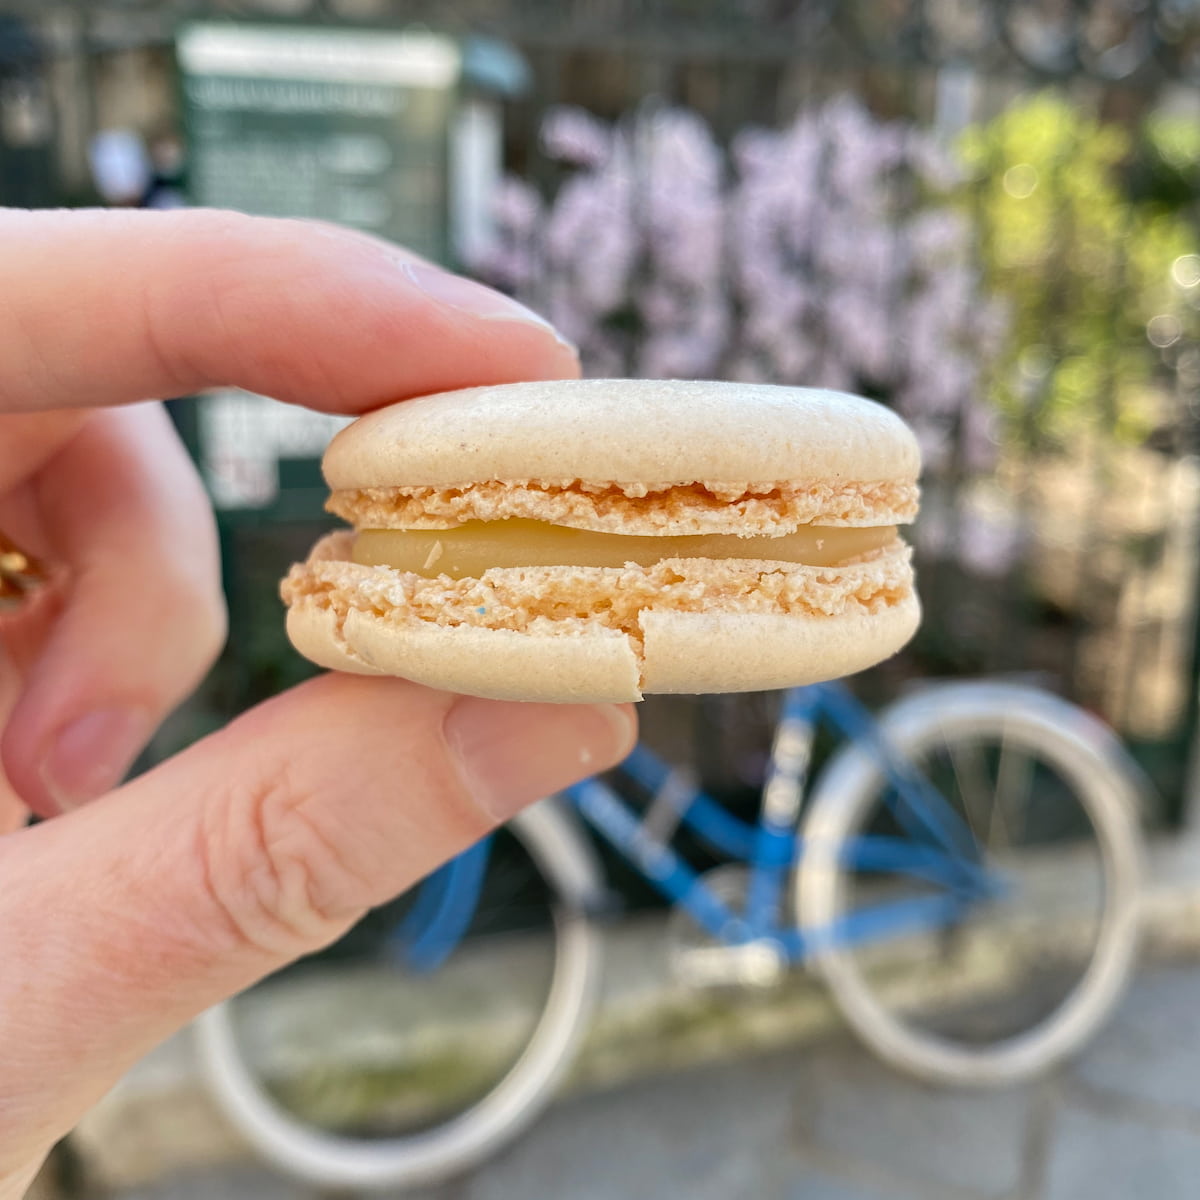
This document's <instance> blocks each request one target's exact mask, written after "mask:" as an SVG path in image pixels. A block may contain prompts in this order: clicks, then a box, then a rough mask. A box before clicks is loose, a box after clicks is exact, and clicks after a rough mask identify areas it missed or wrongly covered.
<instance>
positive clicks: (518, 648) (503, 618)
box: [283, 533, 920, 703]
mask: <svg viewBox="0 0 1200 1200" xmlns="http://www.w3.org/2000/svg"><path fill="white" fill-rule="evenodd" d="M352 536H353V535H351V534H349V533H339V534H334V535H331V536H330V537H328V538H326V539H324V540H323V541H322V542H321V543H318V545H317V547H316V548H315V549H314V552H313V555H312V556H311V557H310V559H309V561H308V562H307V563H305V564H300V565H298V566H296V567H294V568H293V569H292V572H291V574H289V576H288V579H287V580H286V581H285V583H284V586H283V594H284V599H285V600H286V601H287V603H288V605H289V613H288V633H289V636H290V637H291V640H292V642H293V644H294V645H295V646H296V648H297V649H298V650H299V651H300V652H301V653H302V654H304V655H305V656H306V657H308V658H309V659H311V660H312V661H314V662H316V663H317V664H319V665H321V666H325V667H329V668H332V669H337V670H350V671H356V672H360V673H367V674H388V675H399V676H402V677H404V678H408V679H412V680H414V681H416V682H419V683H424V684H427V685H429V686H433V687H438V688H443V689H446V690H450V691H456V692H462V693H466V694H470V695H478V696H485V697H489V698H494V699H506V700H528V701H559V702H577V703H582V702H602V701H623V700H637V699H640V698H641V697H642V696H643V695H645V694H649V693H705V692H737V691H755V690H762V689H770V688H782V687H790V686H798V685H802V684H806V683H814V682H817V681H819V680H823V679H831V678H836V677H839V676H842V675H848V674H852V673H854V672H857V671H860V670H863V669H865V668H866V667H869V666H871V665H873V664H874V663H877V662H879V661H881V660H883V659H885V658H888V657H890V656H891V655H892V654H894V653H895V652H896V651H897V650H899V649H900V648H901V647H902V646H903V645H904V644H905V643H906V642H907V641H908V640H909V638H911V637H912V635H913V633H914V632H915V630H916V628H917V625H918V623H919V620H920V607H919V604H918V602H917V599H916V596H915V594H914V592H913V589H912V571H911V566H910V561H909V560H910V552H909V551H908V548H907V547H906V546H904V544H903V543H902V542H900V541H899V540H897V541H896V543H895V546H894V547H893V548H891V549H887V550H883V551H880V552H878V553H877V554H875V555H871V556H868V557H867V558H865V559H864V560H862V561H859V562H855V563H852V564H847V565H843V566H839V567H836V568H835V567H805V566H797V565H795V564H790V563H782V562H779V563H776V562H769V561H742V562H729V561H726V560H707V559H691V560H667V561H665V562H663V563H660V564H658V565H657V566H656V567H653V568H640V567H636V566H634V565H632V564H631V565H630V566H629V567H628V568H626V569H621V570H618V569H613V568H555V567H547V568H526V569H523V570H515V569H508V570H497V571H490V572H487V573H486V574H485V576H484V577H482V578H481V579H477V580H462V581H451V580H448V579H442V580H429V579H425V578H422V577H420V576H417V575H415V574H412V573H408V572H401V571H397V570H394V569H392V568H388V567H379V566H375V567H368V566H360V565H357V564H354V563H353V562H350V561H348V560H349V549H350V544H351V539H352Z"/></svg>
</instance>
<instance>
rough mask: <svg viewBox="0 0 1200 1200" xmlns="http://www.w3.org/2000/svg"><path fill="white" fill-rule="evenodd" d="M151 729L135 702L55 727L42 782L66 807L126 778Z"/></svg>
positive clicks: (148, 721)
mask: <svg viewBox="0 0 1200 1200" xmlns="http://www.w3.org/2000/svg"><path fill="white" fill-rule="evenodd" d="M152 732H153V725H152V722H151V720H150V715H149V713H147V712H145V711H144V710H142V709H139V708H102V709H97V710H96V711H95V712H91V713H88V714H87V716H84V717H79V718H78V719H77V720H75V721H72V722H71V723H70V724H69V725H66V726H64V727H63V728H62V729H60V730H59V732H58V736H57V737H56V738H55V739H54V742H53V744H52V745H51V747H50V752H49V754H47V755H46V759H45V761H44V762H43V763H42V766H41V776H42V782H43V783H44V784H45V785H46V790H47V791H48V792H49V793H50V796H51V799H53V800H54V802H55V804H57V805H58V807H59V810H60V811H62V812H68V811H70V810H71V809H73V808H78V807H79V806H80V805H82V804H86V803H87V802H88V801H89V800H94V799H95V798H96V797H97V796H100V795H103V794H104V793H105V792H107V791H108V790H109V789H110V788H114V787H116V785H117V784H118V783H120V782H121V780H122V779H124V777H125V775H126V773H127V772H128V770H129V768H130V767H131V766H132V765H133V760H134V759H135V758H137V756H138V754H139V753H141V750H142V748H143V747H144V746H145V744H146V742H147V741H148V740H149V738H150V735H151V733H152Z"/></svg>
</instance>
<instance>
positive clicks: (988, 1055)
mask: <svg viewBox="0 0 1200 1200" xmlns="http://www.w3.org/2000/svg"><path fill="white" fill-rule="evenodd" d="M777 704H778V707H777V714H776V717H775V721H774V740H773V744H772V747H771V752H770V758H769V764H768V766H767V770H766V775H765V780H764V786H763V787H762V793H761V795H762V801H761V808H760V812H759V814H758V818H757V821H755V822H754V823H750V822H747V821H743V820H741V819H739V818H738V817H736V816H735V815H733V814H732V813H731V812H729V811H727V809H726V808H724V807H722V806H721V805H719V804H717V803H716V802H715V801H713V800H712V799H711V798H710V797H709V796H706V795H705V794H704V793H703V792H702V791H700V790H699V789H698V788H697V786H696V784H695V781H694V779H693V778H692V776H691V774H690V773H689V772H687V771H686V770H683V769H679V768H675V767H672V766H670V765H669V764H667V763H666V762H664V761H662V760H661V759H659V758H658V757H656V756H655V755H654V754H653V753H651V751H650V750H649V749H647V748H646V747H645V746H639V747H637V749H636V750H635V751H634V752H633V754H632V755H631V756H630V757H629V758H628V759H627V760H626V762H625V763H623V764H622V766H621V768H620V769H619V771H618V772H615V773H614V774H613V775H611V776H609V777H607V778H593V779H589V780H587V781H585V782H583V783H581V784H579V785H577V786H575V787H573V788H570V789H568V790H567V791H566V792H565V793H564V795H562V796H561V797H558V798H556V799H554V800H549V801H546V802H544V803H543V804H541V805H539V806H537V807H535V808H534V809H533V810H531V811H529V812H528V813H526V814H525V815H523V816H522V817H521V818H519V819H518V820H517V821H515V822H513V824H512V825H511V826H510V827H509V828H508V830H507V831H505V832H503V833H502V834H501V835H498V836H497V837H494V838H489V839H487V840H486V841H485V842H482V843H480V844H479V845H477V846H476V847H474V848H473V849H472V850H470V851H468V852H467V853H466V854H464V855H462V856H461V857H460V858H458V859H456V860H455V861H454V862H451V863H450V864H448V865H447V866H446V867H444V868H443V869H442V870H440V871H439V872H437V873H436V874H435V875H433V876H432V877H430V878H429V879H428V880H427V881H426V882H425V883H424V884H422V885H421V887H420V888H419V889H417V890H416V891H415V893H414V894H413V896H411V897H409V898H407V899H406V900H405V901H404V903H403V912H402V914H401V915H400V916H399V917H398V919H397V924H396V929H397V934H396V937H395V941H394V945H395V948H396V957H397V963H396V969H397V971H398V972H400V973H401V974H402V975H403V978H404V980H405V986H404V987H399V986H397V987H396V988H393V989H392V990H391V991H389V997H390V1000H389V1005H390V1007H391V1009H392V1010H393V1012H394V1020H395V1032H394V1037H395V1038H396V1039H398V1042H397V1044H396V1045H393V1047H392V1050H391V1051H389V1054H390V1056H391V1059H399V1060H400V1061H401V1062H402V1064H403V1065H404V1066H405V1068H406V1069H407V1070H408V1071H410V1072H411V1074H412V1077H413V1078H414V1079H423V1080H425V1081H428V1080H429V1079H431V1078H435V1079H436V1080H437V1081H438V1087H437V1088H435V1089H433V1090H434V1091H436V1092H437V1093H438V1099H437V1100H436V1101H434V1102H432V1103H431V1102H430V1101H429V1100H428V1096H429V1093H430V1088H429V1087H424V1088H422V1087H418V1086H414V1088H413V1089H412V1094H413V1095H414V1096H421V1097H425V1099H422V1100H420V1101H419V1102H415V1105H416V1106H415V1107H414V1108H413V1109H412V1110H411V1111H405V1109H404V1105H403V1104H402V1103H401V1104H399V1105H398V1106H393V1109H392V1111H391V1116H390V1121H389V1127H388V1128H387V1129H376V1130H373V1131H371V1132H373V1133H374V1134H376V1135H381V1136H376V1137H374V1138H371V1139H367V1138H361V1137H349V1136H346V1135H345V1134H344V1132H343V1133H332V1132H323V1131H318V1130H317V1129H315V1128H313V1127H311V1126H310V1125H308V1124H307V1123H305V1122H302V1121H299V1120H298V1119H297V1118H295V1117H294V1116H293V1115H291V1114H290V1113H289V1112H288V1111H287V1109H286V1108H285V1107H284V1106H283V1104H282V1103H281V1102H280V1101H278V1100H277V1099H275V1098H273V1097H272V1095H271V1094H270V1093H269V1092H268V1090H267V1089H266V1088H265V1087H264V1086H263V1084H262V1083H261V1082H260V1081H259V1080H258V1078H257V1077H256V1075H255V1073H254V1072H253V1070H252V1069H251V1068H250V1066H249V1065H248V1064H247V1062H246V1059H245V1056H244V1055H243V1054H242V1052H241V1050H240V1049H239V1046H238V1042H237V1039H236V1036H235V1030H234V1022H233V1019H232V1016H231V1010H230V1007H229V1006H223V1007H221V1008H218V1009H216V1010H213V1011H212V1012H211V1013H209V1014H208V1015H207V1016H206V1017H205V1018H202V1020H201V1022H200V1024H199V1036H200V1045H201V1048H202V1052H203V1057H204V1060H205V1062H206V1065H207V1068H208V1072H209V1078H210V1080H211V1082H212V1085H213V1090H214V1093H215V1095H216V1096H217V1098H218V1100H219V1101H220V1103H221V1105H222V1106H223V1108H224V1109H225V1111H226V1112H227V1113H228V1114H229V1116H230V1117H231V1118H232V1119H233V1121H234V1122H235V1124H236V1125H237V1126H238V1127H239V1128H241V1129H242V1130H243V1131H244V1132H245V1133H246V1135H247V1137H248V1138H249V1139H250V1141H251V1142H252V1143H253V1144H254V1145H255V1146H257V1147H258V1149H259V1150H260V1151H262V1152H263V1153H264V1154H265V1155H266V1156H267V1157H269V1158H271V1159H272V1160H274V1161H275V1162H276V1163H277V1164H278V1165H279V1166H280V1167H282V1168H284V1169H285V1170H287V1171H289V1172H291V1173H293V1174H296V1175H298V1176H300V1177H302V1178H304V1179H306V1180H309V1181H314V1182H318V1183H320V1184H322V1185H325V1186H335V1187H395V1186H403V1185H415V1184H422V1183H429V1182H431V1181H434V1180H437V1179H441V1178H444V1177H445V1176H447V1175H450V1174H453V1173H456V1172H458V1171H461V1170H463V1169H465V1168H466V1167H468V1166H471V1165H473V1164H475V1163H477V1162H479V1161H480V1160H482V1159H483V1158H485V1157H486V1156H487V1155H489V1154H491V1153H492V1152H494V1151H495V1150H496V1149H497V1148H499V1147H500V1146H502V1145H504V1144H505V1143H506V1142H507V1141H509V1140H510V1139H512V1138H513V1137H515V1136H516V1134H517V1133H518V1132H519V1131H520V1130H521V1129H522V1128H524V1127H525V1125H527V1124H528V1123H529V1122H530V1121H532V1120H533V1119H534V1117H535V1116H536V1115H537V1114H538V1113H539V1112H540V1111H541V1110H542V1108H543V1107H544V1106H545V1104H546V1103H548V1101H549V1100H550V1098H551V1097H552V1095H553V1092H554V1089H555V1087H556V1085H557V1084H558V1083H559V1081H560V1080H561V1078H562V1076H563V1073H564V1071H565V1070H566V1068H567V1067H568V1066H569V1065H570V1063H571V1062H572V1060H573V1057H574V1055H575V1052H576V1050H577V1049H578V1047H579V1044H580V1040H581V1038H582V1036H583V1034H584V1032H585V1030H586V1029H587V1027H588V1023H589V1018H590V1017H591V1015H592V1013H593V1009H594V1006H595V1003H596V998H597V990H598V984H599V980H600V972H601V961H600V960H601V951H602V941H603V925H604V922H603V921H602V920H601V919H600V918H601V917H603V916H606V915H610V914H611V893H610V891H609V889H608V888H607V886H606V884H605V881H604V874H603V871H602V869H601V866H600V862H599V858H598V856H597V854H596V853H595V850H594V846H593V844H592V843H591V842H590V841H589V840H588V839H587V838H586V837H584V836H583V833H582V830H581V824H586V825H588V826H590V827H591V828H592V829H593V830H595V831H596V833H598V834H599V835H600V837H601V838H603V839H604V841H605V842H607V843H608V844H609V846H610V847H611V848H612V849H613V850H614V851H615V852H616V853H617V854H618V855H619V856H620V857H621V858H622V859H624V860H625V861H626V862H627V863H628V864H630V865H632V867H633V868H634V869H635V870H636V872H637V873H638V874H639V875H640V876H642V878H643V879H644V880H646V881H647V882H648V883H649V884H650V885H651V886H652V887H653V888H654V889H656V890H657V891H658V892H659V893H661V895H662V896H663V897H665V898H666V899H667V900H668V901H669V902H670V904H671V905H672V906H673V912H672V914H671V916H670V917H669V918H668V921H667V927H666V929H667V952H668V954H669V958H670V963H671V967H672V970H673V971H674V972H675V973H676V975H677V976H679V977H680V978H682V979H684V980H686V981H687V982H688V983H689V984H693V985H695V986H721V987H729V986H741V987H752V988H762V987H770V986H774V985H775V984H776V983H778V982H779V981H780V980H781V979H782V978H784V977H785V976H786V974H787V972H788V971H789V970H790V969H792V968H795V967H799V966H802V965H803V966H806V967H809V968H812V969H814V970H816V971H817V972H818V973H819V974H820V975H821V977H823V979H824V980H825V981H826V983H827V984H828V986H829V988H830V989H831V991H832V993H833V996H834V998H835V999H836V1001H837V1004H838V1006H839V1007H840V1009H841V1011H842V1012H843V1013H844V1015H845V1018H846V1020H847V1022H848V1023H849V1024H850V1026H851V1027H852V1028H853V1029H854V1030H855V1031H856V1032H857V1033H858V1035H859V1036H860V1037H861V1038H862V1039H863V1040H864V1041H865V1042H866V1043H867V1044H868V1045H869V1046H870V1047H871V1048H872V1049H874V1050H875V1051H876V1052H877V1053H878V1054H880V1055H881V1056H882V1057H883V1058H885V1059H886V1060H887V1061H888V1062H890V1063H892V1064H894V1065H895V1066H897V1067H899V1068H901V1069H903V1070H906V1071H909V1072H912V1073H914V1074H916V1075H918V1076H920V1077H922V1078H924V1079H926V1080H930V1081H933V1082H938V1083H944V1084H955V1085H964V1084H965V1085H995V1084H1003V1083H1009V1082H1013V1081H1016V1080H1020V1079H1024V1078H1026V1077H1028V1076H1030V1075H1032V1074H1033V1073H1035V1072H1037V1071H1040V1070H1043V1069H1045V1068H1046V1067H1048V1066H1050V1065H1051V1064H1053V1063H1055V1062H1058V1061H1059V1060H1061V1059H1062V1058H1063V1057H1064V1056H1067V1055H1069V1054H1071V1053H1072V1052H1074V1051H1075V1050H1077V1049H1078V1048H1079V1047H1080V1046H1081V1045H1082V1044H1083V1043H1084V1042H1085V1041H1086V1039H1087V1038H1089V1037H1090V1036H1091V1035H1092V1033H1094V1031H1095V1030H1096V1029H1097V1027H1098V1026H1099V1025H1100V1024H1101V1022H1103V1020H1104V1019H1105V1018H1106V1017H1107V1015H1108V1014H1109V1013H1110V1012H1111V1010H1112V1008H1113V1006H1114V1005H1115V1003H1116V1002H1117V1000H1118V998H1119V996H1120V994H1121V991H1122V989H1123V987H1124V985H1125V983H1126V981H1127V979H1128V977H1129V975H1130V971H1131V967H1132V963H1133V960H1134V955H1135V950H1136V942H1137V935H1138V903H1139V881H1140V860H1141V851H1140V833H1139V826H1138V822H1137V816H1136V812H1137V799H1138V793H1139V791H1140V790H1141V785H1140V779H1139V776H1138V773H1137V770H1136V768H1135V767H1134V766H1133V764H1132V763H1131V761H1130V759H1129V758H1128V756H1127V754H1126V752H1125V751H1124V750H1123V748H1122V747H1121V746H1120V744H1119V743H1118V742H1117V740H1116V739H1115V738H1114V737H1113V735H1112V734H1111V733H1110V732H1109V731H1108V729H1107V728H1106V727H1105V726H1104V725H1103V724H1102V723H1101V722H1099V721H1098V720H1097V719H1095V718H1094V717H1092V716H1090V715H1088V714H1087V713H1085V712H1083V711H1082V710H1080V709H1078V708H1075V707H1074V706H1072V705H1069V704H1067V703H1066V702H1064V701H1062V700H1060V699H1057V698H1055V697H1053V696H1051V695H1048V694H1046V693H1045V692H1042V691H1040V690H1037V689H1035V688H1031V687H1027V686H1023V685H1019V684H1014V683H1006V682H979V683H964V684H946V685H935V686H931V687H929V688H927V689H925V690H923V691H920V692H918V693H916V694H914V695H913V696H911V697H908V698H906V699H904V700H901V701H900V702H898V703H896V704H894V705H893V706H892V707H891V708H890V709H888V710H887V711H886V712H885V713H883V714H882V715H881V717H880V718H879V719H878V720H876V719H874V718H872V716H871V715H870V714H869V713H868V712H867V711H866V710H865V709H864V708H863V707H862V706H861V705H860V704H859V703H858V702H857V701H856V700H855V699H854V697H853V696H852V695H851V694H850V692H849V691H848V690H847V689H846V688H845V687H844V686H843V685H841V684H837V683H826V684H818V685H814V686H811V687H806V688H799V689H795V690H793V691H789V692H786V693H779V694H777ZM821 727H827V728H829V729H832V730H833V731H836V732H837V733H839V734H840V735H841V737H842V738H843V739H844V741H843V744H842V745H841V746H840V748H839V749H837V751H836V752H835V753H834V754H833V755H832V757H830V758H829V760H828V762H826V763H825V765H824V766H823V768H822V770H821V771H820V773H819V776H818V777H817V778H816V780H815V781H814V782H813V783H812V785H811V786H809V775H810V767H811V765H812V763H813V758H814V743H815V740H816V737H817V733H818V730H819V729H820V728H821ZM631 797H638V798H640V803H638V804H635V803H634V802H633V801H632V800H631ZM685 840H687V841H689V842H690V843H691V844H690V845H689V854H688V855H686V856H685V854H684V853H682V852H681V850H680V849H679V848H678V846H679V843H680V842H681V841H685ZM705 847H707V850H706V849H705ZM697 857H703V858H704V860H705V862H706V863H707V864H708V869H706V870H701V869H699V868H698V867H697V866H696V865H695V859H696V858H697ZM714 863H717V864H718V865H712V864H714ZM467 1009H472V1011H473V1015H472V1016H471V1017H470V1018H469V1019H470V1020H471V1021H473V1022H474V1026H473V1027H474V1028H478V1027H479V1026H480V1023H481V1022H482V1023H483V1027H484V1030H485V1033H484V1035H483V1036H482V1037H480V1036H476V1037H475V1038H474V1039H473V1040H472V1041H471V1043H470V1045H469V1047H464V1045H463V1044H462V1040H461V1037H460V1036H459V1031H461V1029H462V1028H464V1025H463V1021H465V1020H467V1019H468V1018H467V1017H466V1015H465V1014H466V1010H467ZM397 1045H398V1047H399V1049H398V1050H397ZM397 1069H399V1068H397Z"/></svg>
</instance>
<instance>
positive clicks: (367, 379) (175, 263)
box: [0, 209, 578, 413]
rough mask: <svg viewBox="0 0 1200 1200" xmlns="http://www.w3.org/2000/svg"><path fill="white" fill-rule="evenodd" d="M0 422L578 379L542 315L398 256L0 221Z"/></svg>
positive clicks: (151, 223)
mask: <svg viewBox="0 0 1200 1200" xmlns="http://www.w3.org/2000/svg"><path fill="white" fill-rule="evenodd" d="M0 262H3V263H4V276H5V286H4V289H3V294H2V295H0V364H3V368H2V372H3V373H2V375H0V411H5V410H7V411H28V410H31V409H55V408H75V407H82V406H86V405H108V404H121V403H126V402H129V401H133V400H143V399H148V398H152V397H163V396H179V395H185V394H187V393H189V392H194V391H199V390H201V389H203V388H206V387H213V386H217V385H229V386H237V387H243V388H246V389H247V390H249V391H253V392H260V393H263V394H265V395H269V396H274V397H276V398H277V399H280V400H287V401H291V402H293V403H297V404H304V405H306V406H308V407H310V408H318V409H323V410H325V411H328V412H340V413H357V412H362V411H365V410H367V409H370V408H374V407H378V406H379V405H380V404H384V403H387V402H389V401H392V400H399V399H403V398H404V397H406V396H412V395H417V394H420V393H423V392H435V391H442V390H447V389H451V388H459V387H469V386H472V385H476V384H484V383H505V382H510V381H515V380H519V379H558V378H564V377H568V376H574V375H576V374H578V360H577V358H576V355H575V352H574V350H573V349H572V348H571V347H570V346H569V345H568V344H567V343H566V342H564V341H562V339H561V338H559V337H558V336H557V335H556V334H555V333H554V331H553V329H552V328H551V327H550V326H549V325H548V324H547V323H546V322H545V321H543V320H542V319H541V318H540V317H538V316H536V315H535V314H534V313H532V312H530V311H529V310H528V309H526V308H524V307H522V306H521V305H519V304H517V303H516V302H515V301H513V300H511V299H509V298H508V297H507V296H503V295H501V294H500V293H497V292H493V291H491V290H490V289H488V288H485V287H483V286H481V285H480V284H476V283H473V282H471V281H468V280H465V279H462V278H461V277H459V276H456V275H451V274H449V273H447V272H445V271H442V270H440V269H439V268H437V267H434V266H432V265H431V264H429V263H426V262H424V261H423V260H421V259H418V258H416V257H415V256H413V255H410V254H407V253H406V252H404V251H403V250H400V249H398V248H397V247H394V246H391V245H389V244H387V243H385V242H380V241H376V240H374V239H372V238H370V237H367V236H365V235H362V234H358V233H354V232H351V231H349V230H344V229H339V228H337V227H336V226H331V225H324V224H319V223H315V222H304V221H291V220H276V219H272V218H265V217H249V216H244V215H242V214H238V213H230V212H220V211H216V210H205V209H194V210H190V211H170V212H145V211H143V212H128V211H118V212H111V211H96V210H89V211H77V212H26V211H17V210H2V211H0Z"/></svg>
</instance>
